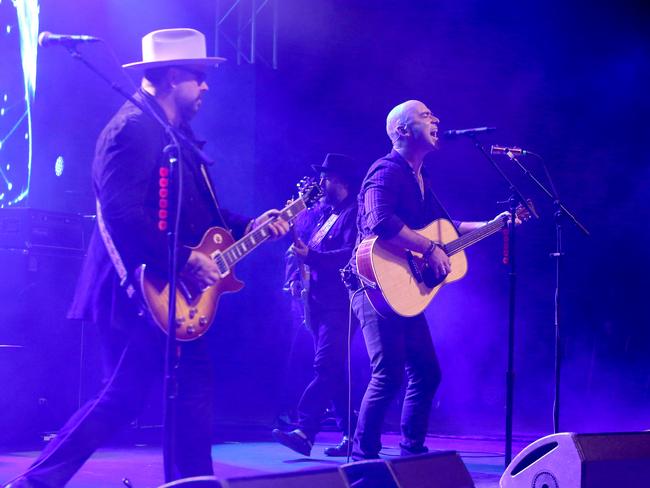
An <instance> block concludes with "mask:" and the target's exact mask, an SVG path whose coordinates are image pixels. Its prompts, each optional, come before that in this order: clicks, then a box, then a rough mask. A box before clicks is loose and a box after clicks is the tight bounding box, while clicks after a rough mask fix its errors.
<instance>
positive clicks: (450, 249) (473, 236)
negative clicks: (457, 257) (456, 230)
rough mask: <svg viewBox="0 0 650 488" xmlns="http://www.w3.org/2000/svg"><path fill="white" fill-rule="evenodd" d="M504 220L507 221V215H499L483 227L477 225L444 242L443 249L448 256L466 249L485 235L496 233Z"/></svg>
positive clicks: (502, 226) (501, 227)
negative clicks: (471, 229)
mask: <svg viewBox="0 0 650 488" xmlns="http://www.w3.org/2000/svg"><path fill="white" fill-rule="evenodd" d="M506 222H507V217H505V216H504V217H501V218H500V219H497V220H495V221H493V222H490V223H489V224H487V225H484V226H483V227H479V228H478V229H475V230H473V231H471V232H468V233H467V234H464V235H463V236H461V237H459V238H458V239H456V240H453V241H451V242H449V243H447V244H445V245H444V246H443V250H444V251H445V253H446V254H447V255H448V256H452V255H454V254H456V253H458V252H460V251H462V250H463V249H466V248H468V247H469V246H472V245H474V244H476V243H477V242H479V241H482V240H483V239H485V238H486V237H489V236H491V235H492V234H496V233H497V232H499V231H500V230H501V229H503V228H504V227H505V225H506Z"/></svg>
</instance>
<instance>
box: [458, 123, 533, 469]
mask: <svg viewBox="0 0 650 488" xmlns="http://www.w3.org/2000/svg"><path fill="white" fill-rule="evenodd" d="M468 137H469V138H470V139H471V140H472V142H473V143H474V146H476V148H477V149H478V150H479V151H480V152H481V154H483V156H485V158H486V159H487V160H488V161H489V162H490V164H492V166H493V167H494V169H496V171H497V172H498V173H499V174H500V175H501V177H502V178H503V179H504V180H505V182H506V183H507V184H508V187H509V189H510V197H509V198H508V202H509V203H510V215H511V218H510V222H509V223H508V246H509V251H508V255H509V263H510V270H509V273H508V284H509V289H508V295H509V305H508V360H507V368H506V425H505V434H506V436H505V466H506V467H507V466H508V465H509V464H510V461H511V460H512V424H513V410H514V408H513V407H514V391H515V364H514V363H515V298H516V294H515V292H516V285H517V273H516V266H515V264H516V260H515V255H516V253H515V249H516V247H515V242H516V241H515V235H516V232H515V214H516V212H517V205H518V204H521V205H522V206H523V207H525V208H526V209H527V210H528V212H530V214H531V215H533V216H535V218H539V216H538V215H537V213H536V212H535V210H534V209H533V208H531V206H530V205H528V202H527V201H526V199H525V198H524V196H523V195H522V194H521V192H520V191H519V189H518V188H517V187H516V186H515V184H514V183H513V182H512V181H511V180H510V178H508V176H507V175H506V174H505V173H504V172H503V170H502V169H501V167H500V166H499V165H498V164H497V163H496V161H494V159H493V158H492V156H490V154H489V153H488V152H487V151H486V150H485V148H484V147H483V145H482V144H481V143H480V141H479V140H478V139H477V138H476V136H475V135H474V134H468Z"/></svg>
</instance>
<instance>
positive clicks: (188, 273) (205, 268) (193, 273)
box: [181, 251, 219, 291]
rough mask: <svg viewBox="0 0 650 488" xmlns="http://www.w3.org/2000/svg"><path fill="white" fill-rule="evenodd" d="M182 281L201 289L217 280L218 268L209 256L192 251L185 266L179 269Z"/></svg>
mask: <svg viewBox="0 0 650 488" xmlns="http://www.w3.org/2000/svg"><path fill="white" fill-rule="evenodd" d="M181 277H182V278H183V280H184V281H188V282H190V283H191V284H192V285H193V286H194V287H196V288H197V289H199V290H201V291H203V290H205V289H206V288H208V287H209V286H212V285H214V284H215V283H216V282H217V281H218V280H219V269H218V268H217V265H216V264H215V263H214V261H212V259H210V257H209V256H206V255H205V254H203V253H201V252H198V251H192V252H191V254H190V257H189V259H188V260H187V263H185V267H184V268H183V270H182V271H181Z"/></svg>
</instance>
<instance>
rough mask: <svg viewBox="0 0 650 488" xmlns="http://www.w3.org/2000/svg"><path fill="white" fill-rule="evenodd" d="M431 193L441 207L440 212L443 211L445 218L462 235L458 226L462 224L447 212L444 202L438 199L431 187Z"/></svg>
mask: <svg viewBox="0 0 650 488" xmlns="http://www.w3.org/2000/svg"><path fill="white" fill-rule="evenodd" d="M429 193H431V196H432V197H433V199H434V201H435V202H436V203H437V204H438V207H440V210H442V213H443V214H444V217H445V218H446V219H447V220H448V221H449V222H451V225H453V226H454V229H456V232H457V233H458V234H459V235H460V230H458V225H459V223H460V222H459V221H458V220H454V219H452V218H451V215H449V212H447V209H446V208H445V206H444V205H443V204H442V202H441V201H440V199H439V198H438V196H437V195H436V194H435V193H434V191H433V190H432V189H431V187H429Z"/></svg>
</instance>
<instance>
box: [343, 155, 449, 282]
mask: <svg viewBox="0 0 650 488" xmlns="http://www.w3.org/2000/svg"><path fill="white" fill-rule="evenodd" d="M422 178H423V181H424V194H423V193H422V191H421V190H420V185H419V184H418V180H417V176H416V175H415V172H414V171H413V168H412V167H411V165H410V164H409V163H408V162H407V161H406V160H405V159H404V158H403V157H402V156H401V155H400V154H399V153H398V152H397V151H395V150H394V149H393V150H392V151H391V152H390V153H389V154H387V155H386V156H384V157H383V158H380V159H378V160H377V161H375V162H374V163H373V164H372V166H371V167H370V169H369V170H368V173H367V174H366V177H365V178H364V180H363V183H362V184H361V191H360V192H359V197H358V202H359V213H358V217H357V228H358V232H359V234H358V238H357V246H358V245H359V243H361V242H362V241H363V240H364V239H367V238H369V237H373V236H379V238H381V239H390V238H391V237H394V236H395V235H397V233H398V232H399V231H400V230H401V229H402V227H404V225H406V226H407V227H409V228H410V229H414V230H415V229H420V228H422V227H425V226H426V225H428V224H429V223H431V222H432V221H433V220H435V219H437V218H440V217H442V216H444V215H445V213H444V211H443V209H442V208H441V207H440V205H439V203H438V200H437V199H436V197H435V196H434V194H433V190H432V185H431V179H430V177H429V175H428V173H427V171H426V169H425V168H422ZM354 252H355V254H356V247H355V250H354ZM355 254H353V256H352V259H351V261H350V264H351V266H352V270H353V271H356V259H355Z"/></svg>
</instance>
